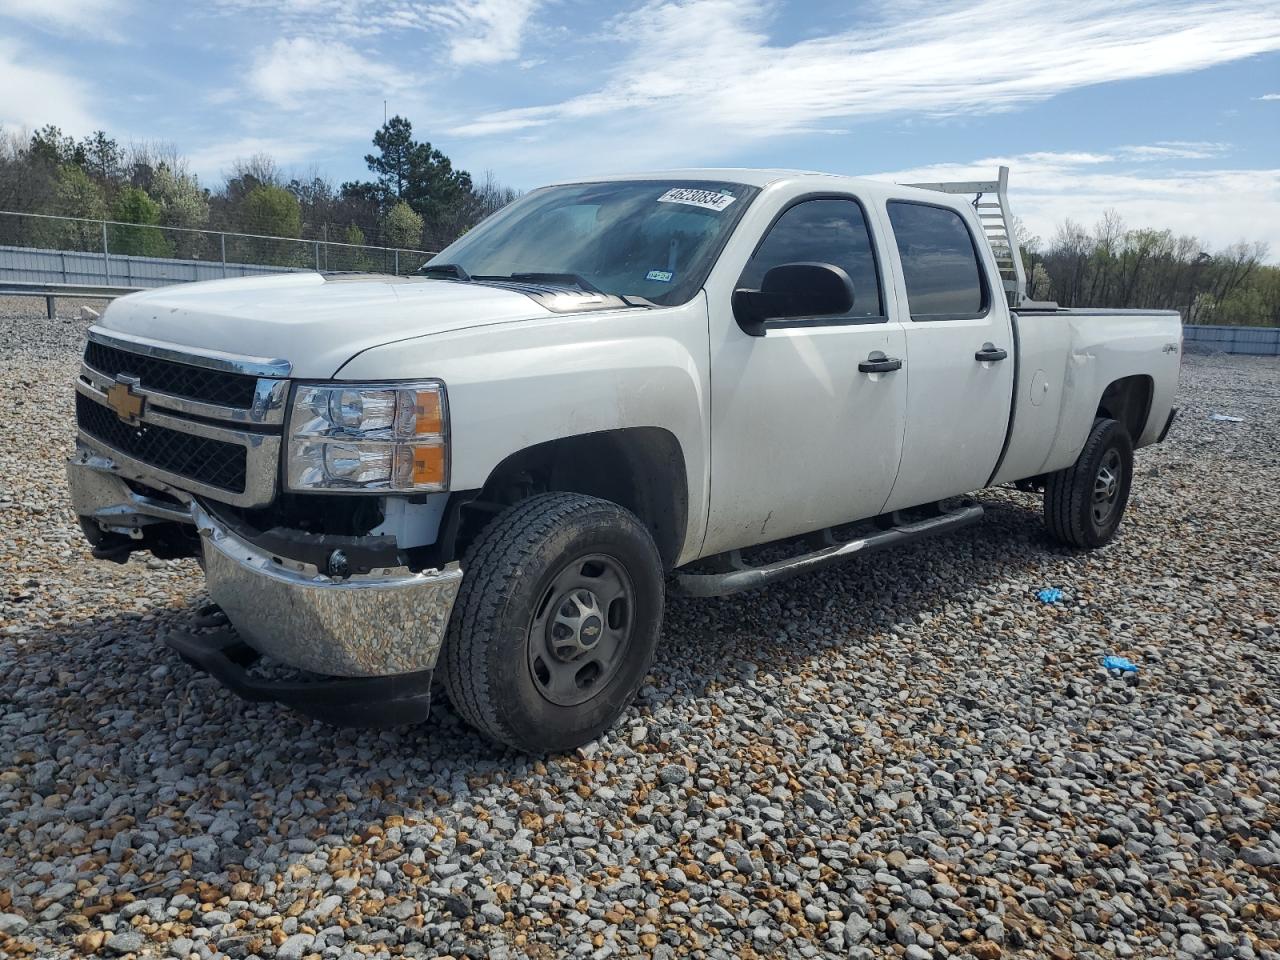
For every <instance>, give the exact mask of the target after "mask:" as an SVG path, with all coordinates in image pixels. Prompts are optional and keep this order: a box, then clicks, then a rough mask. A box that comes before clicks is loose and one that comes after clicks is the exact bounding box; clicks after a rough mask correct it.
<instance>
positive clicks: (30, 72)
mask: <svg viewBox="0 0 1280 960" xmlns="http://www.w3.org/2000/svg"><path fill="white" fill-rule="evenodd" d="M48 60H49V58H48V57H46V56H43V55H40V56H34V55H30V54H26V53H25V52H24V51H23V50H22V49H21V48H19V46H18V45H17V44H16V43H14V42H13V41H10V40H6V39H4V38H2V37H0V90H3V91H5V96H3V97H0V124H3V125H4V126H7V127H30V128H35V127H39V126H43V125H44V124H46V123H53V124H57V125H58V126H60V127H61V128H62V129H63V131H64V132H67V133H71V134H86V133H88V132H89V131H90V130H92V129H93V128H94V126H95V124H96V122H97V120H96V118H95V116H94V114H93V113H92V112H91V110H90V107H89V94H88V92H87V91H86V89H85V87H84V84H82V83H81V82H80V81H79V80H77V79H74V78H72V77H69V76H67V75H65V74H63V73H61V72H59V71H58V70H56V69H54V68H52V67H50V66H49V62H48Z"/></svg>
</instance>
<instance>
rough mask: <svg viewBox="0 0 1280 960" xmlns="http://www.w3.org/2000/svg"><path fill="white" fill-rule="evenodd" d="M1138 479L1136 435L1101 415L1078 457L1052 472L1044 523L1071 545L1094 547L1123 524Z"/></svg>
mask: <svg viewBox="0 0 1280 960" xmlns="http://www.w3.org/2000/svg"><path fill="white" fill-rule="evenodd" d="M1132 482H1133V440H1132V439H1131V438H1130V437H1129V431H1127V430H1126V429H1125V428H1124V426H1123V425H1121V424H1120V423H1118V422H1117V421H1115V420H1108V419H1106V418H1104V417H1099V418H1098V419H1097V420H1095V421H1094V422H1093V430H1092V431H1090V433H1089V439H1088V440H1086V441H1085V444H1084V449H1083V450H1081V451H1080V456H1079V457H1078V458H1077V459H1076V462H1075V463H1074V464H1072V465H1071V466H1069V467H1067V468H1066V469H1065V470H1059V471H1058V472H1057V473H1052V474H1050V475H1049V476H1048V478H1047V482H1046V484H1045V491H1044V523H1045V527H1047V528H1048V530H1049V535H1050V536H1051V537H1053V539H1055V540H1057V541H1058V542H1059V543H1063V544H1066V545H1067V546H1069V547H1082V548H1085V549H1090V550H1091V549H1093V548H1095V547H1100V546H1102V545H1103V544H1104V543H1106V542H1107V541H1109V540H1110V539H1111V538H1112V537H1113V536H1114V535H1115V532H1116V528H1117V527H1119V526H1120V520H1121V519H1122V518H1123V517H1124V508H1125V506H1126V505H1127V504H1128V502H1129V486H1130V484H1131V483H1132Z"/></svg>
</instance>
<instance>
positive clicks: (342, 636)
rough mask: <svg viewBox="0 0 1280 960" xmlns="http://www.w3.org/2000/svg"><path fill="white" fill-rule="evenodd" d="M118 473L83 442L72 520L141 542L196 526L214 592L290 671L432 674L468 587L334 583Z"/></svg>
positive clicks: (450, 580) (454, 574) (251, 640)
mask: <svg viewBox="0 0 1280 960" xmlns="http://www.w3.org/2000/svg"><path fill="white" fill-rule="evenodd" d="M125 475H129V474H122V472H121V470H120V468H119V467H117V466H116V464H115V463H113V462H112V460H111V459H110V458H109V457H107V456H106V455H105V454H103V453H100V452H98V451H95V450H93V449H92V448H90V447H88V446H85V445H83V444H81V445H79V446H78V448H77V452H76V456H75V457H73V458H72V459H71V460H70V461H69V462H68V464H67V476H68V481H69V483H70V488H71V501H72V504H73V506H74V509H75V511H76V513H77V514H78V515H79V516H80V517H82V518H85V519H87V520H90V521H92V522H95V523H97V524H98V525H99V526H100V527H102V528H104V529H105V530H108V531H110V532H115V533H122V534H125V535H128V536H131V537H134V538H135V539H139V538H141V537H142V535H143V534H142V530H143V528H144V527H145V526H146V525H148V524H152V523H156V522H164V521H176V522H180V523H189V524H194V525H195V527H196V529H197V530H198V531H199V533H200V538H201V552H202V555H203V558H204V569H205V578H206V580H207V583H208V588H209V594H210V596H211V597H212V598H213V600H214V602H215V603H217V604H218V605H219V606H220V607H221V608H222V610H223V611H224V612H225V613H226V615H227V618H228V619H229V620H230V621H231V624H232V626H234V627H235V628H236V630H237V631H238V632H239V633H240V635H241V636H242V637H243V639H244V640H245V641H246V642H247V643H248V644H249V645H250V646H252V647H253V648H254V649H255V650H257V651H258V652H259V653H262V654H265V655H266V656H268V657H271V658H272V659H275V660H279V661H281V662H283V663H286V664H289V665H290V666H294V667H298V668H301V669H304V670H309V671H312V672H314V673H321V674H328V675H332V676H339V677H377V676H392V675H396V674H404V673H413V672H417V671H422V670H430V669H433V668H434V667H435V663H436V658H437V657H438V656H439V653H440V647H441V644H442V643H443V642H444V634H445V628H446V627H447V625H448V623H449V616H450V614H451V613H452V611H453V601H454V598H455V597H456V596H457V593H458V587H459V585H460V584H461V582H462V570H461V569H460V568H459V566H458V565H457V564H456V563H452V564H449V565H448V566H446V567H445V568H444V569H441V570H427V571H422V572H413V571H411V570H408V569H406V568H403V567H402V568H395V569H385V570H376V571H373V572H372V573H370V574H368V575H365V576H353V577H349V578H346V579H343V580H335V579H333V578H330V577H328V576H325V575H324V574H322V573H320V572H319V571H318V570H316V568H315V567H311V566H308V565H304V564H300V563H298V562H297V561H294V560H291V559H290V558H288V557H283V556H276V555H273V554H270V553H267V552H264V551H262V550H260V549H259V548H258V547H256V546H255V545H254V544H252V543H250V542H249V541H247V540H245V539H243V538H241V537H239V536H237V535H236V534H234V533H233V532H231V530H229V529H227V527H226V526H225V525H224V524H221V523H219V522H218V521H217V520H216V519H215V518H214V517H212V516H211V515H210V514H209V513H208V512H207V511H206V510H205V509H204V508H203V507H201V505H200V503H199V502H198V501H196V500H195V499H194V498H193V497H191V496H190V495H189V494H186V493H184V492H183V491H180V490H176V489H173V488H171V487H163V485H160V484H156V482H155V480H153V479H148V478H136V479H142V480H143V481H144V482H146V483H148V484H149V485H152V486H160V487H162V489H163V492H165V493H167V494H169V495H170V496H172V497H175V498H176V499H177V500H178V501H179V502H177V503H173V502H169V501H161V500H158V499H155V498H150V497H146V496H143V495H140V494H138V493H136V492H135V491H134V490H132V489H130V488H129V487H128V486H127V485H126V484H125V483H124V481H123V479H122V476H125Z"/></svg>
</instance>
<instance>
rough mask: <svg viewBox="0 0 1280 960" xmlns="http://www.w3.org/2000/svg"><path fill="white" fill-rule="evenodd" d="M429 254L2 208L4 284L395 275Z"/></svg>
mask: <svg viewBox="0 0 1280 960" xmlns="http://www.w3.org/2000/svg"><path fill="white" fill-rule="evenodd" d="M434 255H435V254H434V252H433V251H430V250H414V249H410V248H405V247H379V246H373V245H369V244H352V243H341V242H338V241H333V240H326V239H319V240H298V239H293V238H291V237H272V236H261V235H257V234H248V233H228V232H222V231H216V230H194V229H188V228H185V227H161V226H150V225H146V224H136V223H122V222H119V221H115V220H86V219H81V218H77V217H60V216H53V215H50V214H41V213H17V212H12V211H0V281H10V282H15V283H49V284H89V283H100V284H103V285H105V286H122V287H142V286H159V285H161V284H165V283H181V282H186V281H192V280H212V279H217V278H219V277H240V276H247V275H251V274H259V273H279V272H286V271H292V270H320V271H355V272H359V273H388V274H394V275H397V276H400V275H403V274H411V273H414V272H415V271H417V269H418V268H419V267H421V266H422V264H424V263H425V262H426V261H427V260H428V259H430V258H431V257H432V256H434Z"/></svg>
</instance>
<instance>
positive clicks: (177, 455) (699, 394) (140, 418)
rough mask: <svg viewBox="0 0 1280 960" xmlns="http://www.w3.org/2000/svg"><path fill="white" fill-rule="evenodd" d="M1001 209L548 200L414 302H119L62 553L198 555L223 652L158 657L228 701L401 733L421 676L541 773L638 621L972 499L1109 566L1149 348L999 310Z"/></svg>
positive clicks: (416, 283) (316, 292)
mask: <svg viewBox="0 0 1280 960" xmlns="http://www.w3.org/2000/svg"><path fill="white" fill-rule="evenodd" d="M1004 185H1005V176H1004V172H1003V171H1002V176H1001V179H1000V180H999V181H993V182H992V183H989V184H960V185H954V184H952V185H949V184H933V185H929V187H928V188H922V187H919V186H917V187H906V186H896V185H893V184H889V183H881V182H874V181H866V180H855V179H848V178H845V177H837V176H826V175H820V174H808V173H791V172H779V171H747V170H690V171H681V172H669V173H661V174H653V175H646V176H629V177H618V178H606V179H599V180H592V181H589V182H575V183H565V184H561V185H558V186H551V187H546V188H543V189H540V190H535V191H533V192H532V193H529V194H528V195H526V196H524V197H522V198H521V199H519V200H518V201H516V202H515V203H512V204H511V205H510V206H508V207H506V208H505V209H503V210H502V211H500V212H499V213H497V214H495V215H494V216H492V217H490V218H489V219H488V220H486V221H485V222H484V223H483V224H481V225H480V226H478V227H476V228H475V229H473V230H471V231H470V232H469V233H467V234H466V235H464V236H463V237H462V238H461V239H459V240H458V241H456V242H455V243H454V244H453V245H451V246H450V247H449V248H448V249H446V250H445V251H443V252H442V253H441V254H439V255H438V256H437V257H435V258H434V259H433V260H432V261H430V262H429V263H428V264H427V265H426V266H425V267H424V268H423V269H422V271H421V273H420V275H419V276H415V277H407V278H406V277H400V278H397V277H389V276H357V275H333V274H329V275H322V274H319V273H293V274H286V275H278V276H270V277H258V278H248V279H238V280H225V281H214V282H209V283H195V284H190V285H182V286H169V287H163V288H160V289H155V290H151V291H146V292H143V293H138V294H134V295H131V296H127V297H123V298H121V299H119V300H116V301H115V302H114V303H113V304H112V305H111V306H110V307H109V308H108V309H107V311H106V312H105V314H104V315H103V316H102V319H101V322H100V323H99V324H98V325H96V326H94V327H93V328H92V329H91V330H90V331H89V336H88V343H87V345H86V349H85V353H84V362H83V365H82V367H81V368H80V373H79V378H78V381H77V383H76V391H77V392H76V398H75V399H76V412H77V420H78V427H79V432H78V441H77V450H76V454H75V456H74V457H73V458H72V460H71V461H70V463H69V466H68V473H69V478H70V486H71V498H72V503H73V505H74V509H75V511H76V513H77V514H78V515H79V517H80V519H81V524H82V526H83V528H84V531H85V534H86V536H87V537H88V539H89V541H90V542H91V543H92V544H93V546H94V551H95V554H96V555H97V556H100V557H103V558H108V559H115V560H123V559H124V558H126V557H127V556H128V554H129V552H130V551H132V550H135V549H146V550H150V551H151V552H153V553H154V554H156V555H157V556H161V557H174V556H197V557H199V558H200V561H201V563H202V565H203V567H204V572H205V576H206V579H207V583H208V589H209V594H210V596H211V598H212V599H213V601H214V603H215V604H216V605H217V607H219V608H220V613H219V612H211V613H210V614H209V615H207V617H206V618H205V619H206V620H213V619H217V618H219V617H221V618H223V619H224V622H225V624H226V625H225V628H224V629H221V630H218V629H214V630H212V631H210V630H205V631H193V632H192V633H190V634H185V633H184V634H180V635H173V636H170V637H169V639H168V642H169V643H170V645H172V646H174V647H175V648H176V649H177V650H178V652H180V653H181V654H182V655H183V656H184V657H186V658H187V659H188V660H190V661H192V662H194V663H195V664H196V665H197V666H199V667H201V668H203V669H205V670H207V671H209V672H210V673H212V674H213V675H214V676H216V677H217V678H218V679H219V680H221V681H222V682H223V683H225V684H226V685H227V686H229V687H231V688H232V689H233V690H235V691H236V692H237V693H239V694H240V695H241V696H244V697H246V698H250V699H258V700H273V701H279V702H281V703H284V704H287V705H290V706H292V707H294V708H297V709H300V710H303V711H304V712H307V713H309V714H312V715H314V716H319V717H324V718H326V719H331V720H335V721H336V722H343V723H351V724H391V723H406V722H412V721H418V720H421V719H424V718H425V717H426V715H427V712H428V709H429V705H430V699H431V693H432V685H433V684H432V682H433V678H434V679H436V680H437V681H441V683H439V684H438V686H442V687H443V688H444V690H446V691H447V693H448V696H449V698H450V700H451V701H452V702H453V704H454V706H455V707H456V709H457V710H458V711H459V713H460V714H461V715H462V716H463V717H464V718H465V719H466V720H467V721H468V722H469V723H471V724H472V725H474V727H475V728H476V729H477V730H479V731H480V732H482V733H483V734H485V735H487V736H488V737H490V738H492V739H493V740H496V741H499V742H500V743H503V744H508V745H511V746H513V747H516V748H518V749H521V750H527V751H531V752H547V751H558V750H564V749H568V748H571V747H573V746H575V745H578V744H582V743H584V742H586V741H588V740H590V739H592V738H593V737H596V736H597V735H599V734H600V733H601V732H602V731H604V730H606V729H607V728H608V727H609V726H610V725H611V724H613V723H614V721H615V720H616V719H617V717H618V716H619V714H620V713H621V712H622V710H623V709H624V708H625V707H626V705H627V703H628V702H629V701H630V699H631V697H632V696H633V694H634V692H635V691H636V689H637V688H638V687H639V685H640V683H641V681H642V680H643V678H644V676H645V673H646V671H647V670H648V668H649V665H650V662H651V660H652V658H653V655H654V651H655V647H656V645H657V643H658V638H659V632H660V627H661V623H662V613H663V602H664V592H665V590H667V589H671V590H675V591H678V592H682V593H685V594H692V595H696V596H710V595H718V594H728V593H733V592H735V591H738V590H741V589H744V588H747V587H752V586H756V585H760V584H766V583H769V582H771V581H774V580H777V579H779V578H781V577H785V576H789V575H793V574H796V573H799V572H803V571H807V570H811V569H814V568H817V567H819V566H821V565H824V564H827V563H831V562H834V561H837V560H839V559H841V558H844V557H848V556H851V555H854V554H857V553H865V552H867V551H870V550H873V549H878V548H883V547H887V546H892V545H895V544H901V543H905V542H909V541H912V540H914V539H917V538H920V537H924V536H927V535H932V534H937V533H942V532H944V531H948V530H953V529H955V528H957V527H960V526H962V525H965V524H968V523H972V522H974V521H976V520H978V519H979V518H980V517H981V514H982V507H981V506H980V505H979V504H977V503H976V502H974V501H972V500H966V499H962V498H961V497H962V495H964V494H967V493H969V492H971V491H975V490H979V489H981V488H983V487H989V486H993V485H999V484H1012V483H1016V484H1019V485H1020V486H1022V487H1023V488H1024V489H1036V490H1041V489H1042V490H1043V491H1044V503H1045V521H1046V526H1047V529H1048V533H1049V535H1050V536H1051V537H1052V538H1054V539H1056V540H1058V541H1060V542H1062V543H1065V544H1069V545H1071V546H1074V547H1081V548H1091V547H1098V546H1100V545H1102V544H1104V543H1106V542H1107V541H1108V540H1109V539H1110V538H1111V537H1112V535H1113V534H1114V532H1115V530H1116V527H1117V525H1118V524H1119V522H1120V518H1121V515H1122V513H1123V512H1124V509H1125V503H1126V500H1127V498H1128V494H1129V484H1130V482H1131V479H1132V476H1133V451H1134V448H1136V447H1142V446H1145V445H1147V444H1151V443H1156V442H1158V441H1159V440H1161V439H1163V437H1164V435H1165V433H1166V432H1167V431H1168V429H1169V426H1170V423H1171V422H1172V419H1173V415H1174V410H1173V407H1172V401H1173V396H1174V390H1175V386H1176V382H1177V376H1178V364H1179V357H1180V352H1181V350H1180V343H1181V330H1180V325H1179V319H1178V315H1177V314H1176V313H1161V312H1145V311H1118V310H1066V309H1058V308H1056V307H1055V306H1054V305H1052V304H1043V303H1031V302H1029V301H1027V300H1026V297H1025V293H1024V292H1023V284H1022V278H1021V273H1020V267H1021V264H1020V259H1019V257H1018V255H1017V248H1016V243H1014V242H1013V238H1012V237H1011V236H1009V235H1008V234H1007V233H1006V232H1003V231H1006V230H1007V199H1006V194H1005V191H1004ZM970 193H976V194H978V198H977V200H973V199H972V198H971V197H970V196H969V195H968V194H970ZM989 240H990V241H991V242H989ZM764 544H768V545H769V546H768V549H767V550H764V551H761V550H756V549H754V548H757V547H759V546H761V545H764ZM753 554H755V555H759V554H763V555H764V556H765V557H766V560H767V562H753V559H755V558H754V557H753ZM779 557H781V558H782V559H779ZM264 654H265V655H266V656H267V657H268V658H270V659H272V660H274V661H277V662H283V663H284V664H287V665H290V666H293V667H296V668H299V669H300V670H301V671H304V677H305V678H304V679H300V680H296V681H290V682H282V681H278V680H269V679H266V678H265V677H263V676H262V675H261V672H260V671H259V672H254V671H252V670H251V669H250V667H251V665H252V662H253V661H254V660H255V659H256V658H257V657H259V656H260V655H264Z"/></svg>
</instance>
